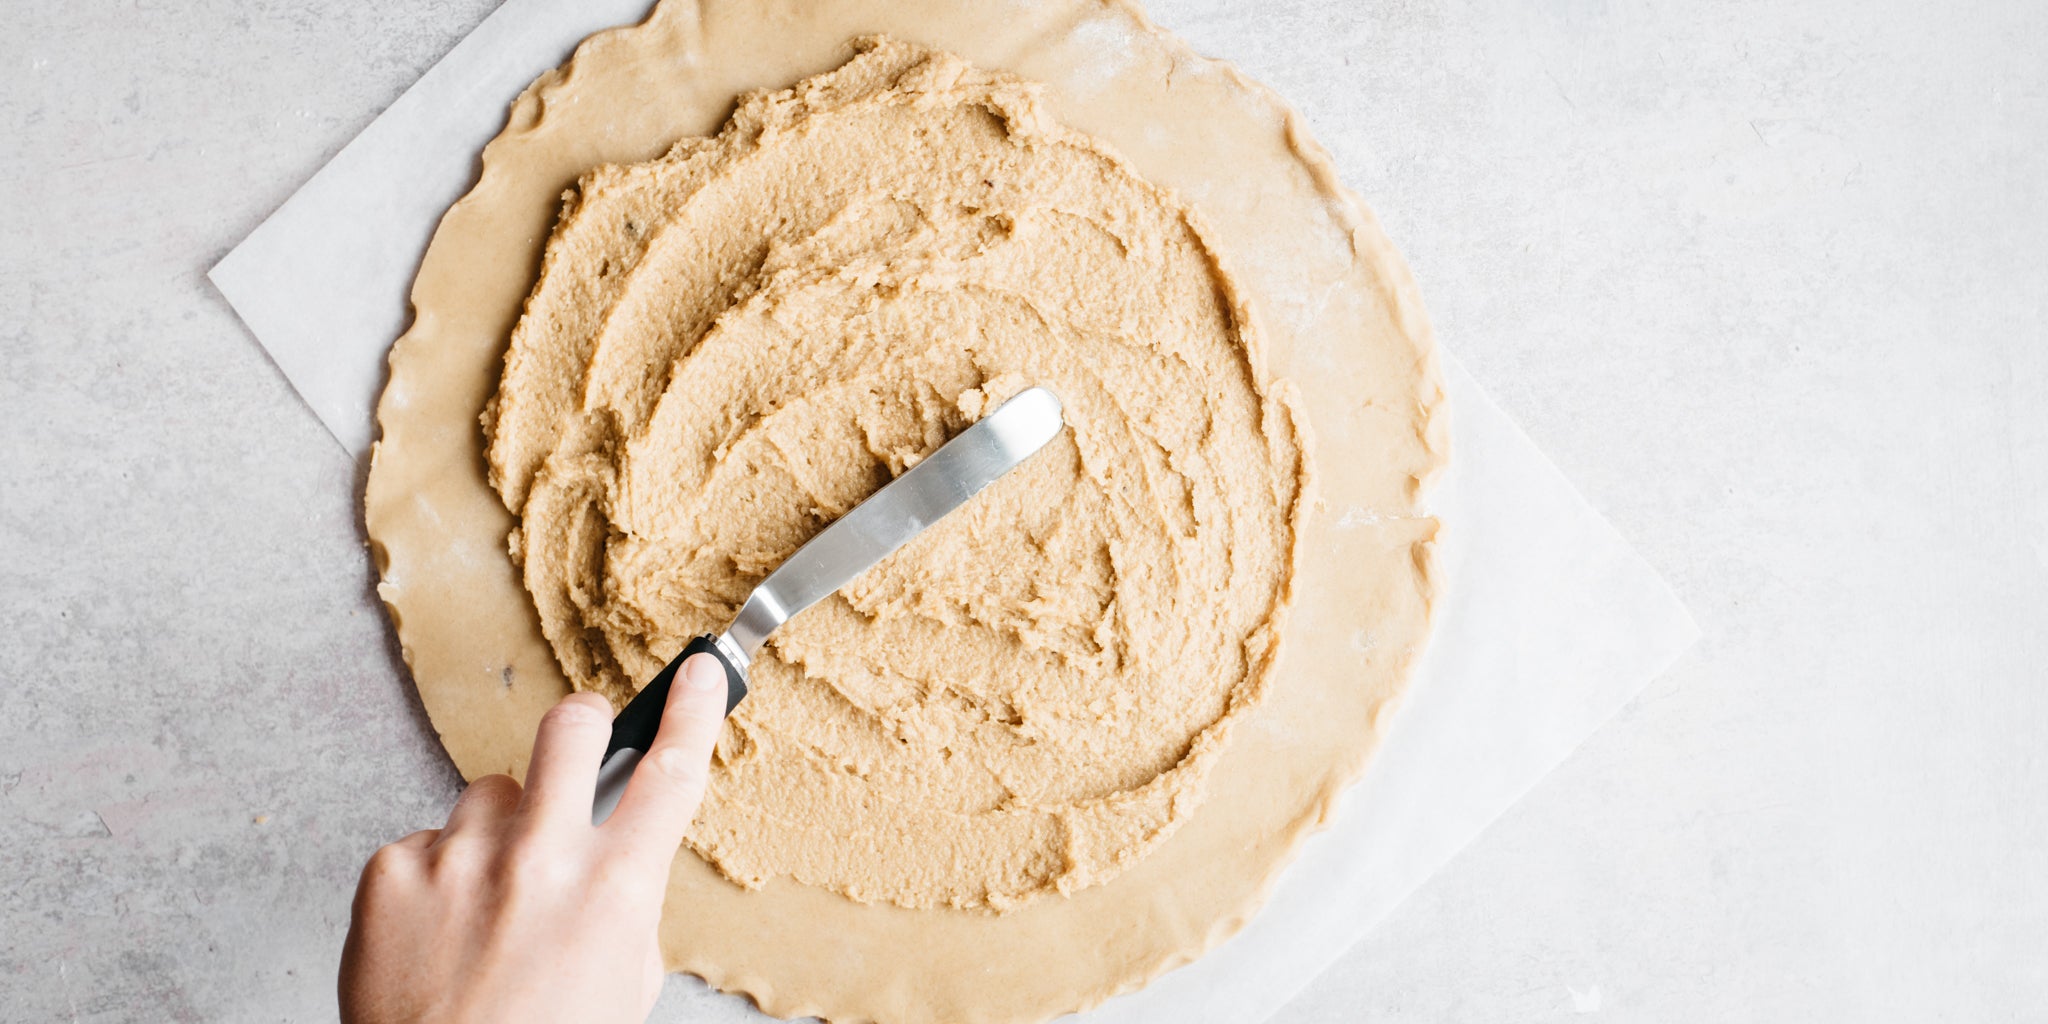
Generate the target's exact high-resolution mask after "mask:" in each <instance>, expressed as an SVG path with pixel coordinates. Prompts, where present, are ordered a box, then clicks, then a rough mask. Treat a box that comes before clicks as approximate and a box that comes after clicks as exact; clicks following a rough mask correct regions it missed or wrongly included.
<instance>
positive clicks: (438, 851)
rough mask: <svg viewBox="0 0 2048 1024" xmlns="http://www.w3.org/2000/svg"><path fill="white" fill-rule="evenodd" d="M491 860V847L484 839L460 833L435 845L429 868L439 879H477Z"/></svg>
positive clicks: (430, 855)
mask: <svg viewBox="0 0 2048 1024" xmlns="http://www.w3.org/2000/svg"><path fill="white" fill-rule="evenodd" d="M489 859H490V849H489V845H488V844H487V843H485V842H484V840H483V839H481V838H480V837H477V836H474V835H469V834H466V833H461V832H458V833H454V834H452V835H449V836H447V837H445V838H443V839H442V840H441V841H440V842H438V843H435V844H434V848H433V850H432V851H431V852H430V854H429V856H428V866H429V868H430V869H431V870H432V871H433V873H434V874H435V875H436V876H438V877H443V878H455V879H466V878H473V877H475V876H476V875H477V874H478V873H479V871H480V869H481V868H482V867H483V866H484V864H485V863H486V862H488V861H489Z"/></svg>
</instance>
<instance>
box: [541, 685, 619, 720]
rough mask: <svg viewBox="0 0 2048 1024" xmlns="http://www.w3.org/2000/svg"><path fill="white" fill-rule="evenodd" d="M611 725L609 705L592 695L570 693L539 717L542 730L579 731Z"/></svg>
mask: <svg viewBox="0 0 2048 1024" xmlns="http://www.w3.org/2000/svg"><path fill="white" fill-rule="evenodd" d="M610 723H611V703H610V702H609V701H606V700H605V699H604V698H603V697H600V696H598V695H597V694H594V693H572V694H570V695H569V696H567V697H564V698H562V701H561V703H559V704H556V705H555V706H554V707H551V708H549V709H548V711H547V714H546V715H543V716H542V717H541V725H542V727H543V728H556V729H559V728H572V729H580V728H587V727H590V726H597V725H608V724H610Z"/></svg>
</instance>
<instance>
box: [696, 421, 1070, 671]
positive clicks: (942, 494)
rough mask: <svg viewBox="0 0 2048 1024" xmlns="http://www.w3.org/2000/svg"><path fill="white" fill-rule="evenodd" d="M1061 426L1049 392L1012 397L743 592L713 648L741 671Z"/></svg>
mask: <svg viewBox="0 0 2048 1024" xmlns="http://www.w3.org/2000/svg"><path fill="white" fill-rule="evenodd" d="M1064 425H1065V421H1064V420H1063V419H1062V417H1061V414H1060V400H1059V398H1058V397H1056V396H1054V395H1053V393H1052V392H1051V391H1048V390H1046V389H1045V388H1042V387H1036V388H1031V389H1030V390H1027V391H1023V392H1019V393H1018V394H1017V396H1016V397H1014V398H1012V399H1010V400H1009V401H1007V402H1004V403H1003V404H1002V406H1001V407H999V408H997V409H996V411H995V412H992V413H990V414H988V415H987V416H984V417H982V419H981V422H979V423H976V424H975V425H973V426H971V427H968V428H967V429H966V430H963V431H961V432H960V435H959V436H958V437H955V438H953V439H952V440H951V441H948V442H946V443H945V444H944V445H941V446H940V447H939V450H938V451H935V452H933V453H932V454H931V455H929V456H927V457H926V458H925V460H924V461H923V462H920V463H918V464H917V465H915V466H912V467H911V468H910V469H909V470H907V471H905V472H904V474H903V475H902V476H899V477H897V478H896V479H894V480H891V481H890V482H889V483H888V484H887V485H886V486H884V487H883V488H882V489H881V490H879V491H876V492H875V493H874V494H872V495H870V496H869V497H868V499H867V500H866V501H863V502H861V503H860V504H859V505H856V506H854V509H853V511H851V512H848V513H846V514H845V515H843V516H840V517H839V518H838V519H837V520H835V521H834V522H833V523H832V525H830V526H827V527H825V529H824V530H822V531H820V532H819V534H818V535H817V536H816V537H812V538H811V539H810V541H809V542H808V543H806V544H805V545H804V546H803V547H801V548H798V549H797V552H796V554H793V555H791V556H789V559H788V560H787V561H785V562H783V563H782V565H781V566H779V567H777V568H776V570H775V571H774V572H772V573H770V574H769V575H768V578H767V579H765V580H762V581H761V585H760V586H758V587H755V588H754V592H753V593H752V594H750V595H748V597H747V603H746V604H744V605H742V606H741V607H740V613H739V617H738V618H736V619H734V620H733V624H732V628H731V629H728V630H726V633H725V636H724V637H721V638H720V639H722V640H727V641H729V642H728V643H726V644H721V645H720V649H721V650H723V651H724V652H726V654H727V655H728V656H730V655H732V654H735V653H737V654H739V655H740V658H739V659H738V662H739V667H740V668H742V669H744V668H746V666H747V665H748V664H749V663H751V662H752V661H753V658H754V655H756V654H758V653H759V652H760V650H761V645H762V644H763V643H764V642H766V641H767V639H768V634H770V633H772V632H774V631H775V628H776V627H777V626H780V625H782V624H783V623H784V622H787V621H789V618H790V616H793V615H795V614H796V613H798V612H800V611H803V610H804V609H805V608H809V607H810V606H811V605H813V604H816V603H817V602H818V601H820V600H823V599H824V598H825V596H826V595H828V594H830V593H832V592H833V591H835V590H838V589H839V588H840V587H843V586H845V585H846V584H848V583H850V582H852V580H853V578H854V577H856V576H859V575H860V574H861V573H863V572H865V571H867V570H868V569H869V568H870V567H872V566H873V565H874V564H875V563H876V562H879V561H881V560H882V559H884V558H887V557H888V556H889V555H890V553H891V552H894V551H895V550H896V549H897V548H900V547H902V546H903V545H904V544H906V543H908V542H909V540H910V538H912V537H915V536H917V535H918V533H920V532H921V531H923V530H924V529H925V527H928V526H930V525H932V524H933V523H936V522H938V521H939V520H940V519H942V518H944V517H945V515H946V513H948V512H951V511H953V510H954V509H956V508H958V507H960V506H961V505H962V504H964V503H965V502H966V501H967V499H969V498H972V497H974V495H975V494H976V493H978V492H980V491H981V489H982V488H984V487H987V486H988V485H989V484H992V483H994V482H995V481H996V479H997V478H998V477H1001V476H1002V475H1003V474H1004V473H1007V472H1009V471H1010V470H1011V469H1012V468H1013V467H1015V466H1016V465H1017V464H1018V463H1020V462H1023V461H1024V460H1025V459H1027V458H1030V457H1031V454H1032V453H1033V452H1036V451H1038V450H1039V449H1040V448H1043V447H1045V445H1046V443H1047V442H1049V441H1051V440H1052V439H1053V438H1055V437H1058V436H1059V432H1060V428H1061V427H1062V426H1064ZM735 648H737V650H736V651H735Z"/></svg>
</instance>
